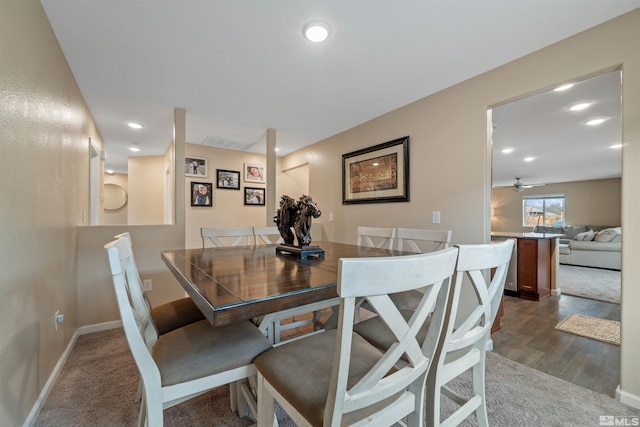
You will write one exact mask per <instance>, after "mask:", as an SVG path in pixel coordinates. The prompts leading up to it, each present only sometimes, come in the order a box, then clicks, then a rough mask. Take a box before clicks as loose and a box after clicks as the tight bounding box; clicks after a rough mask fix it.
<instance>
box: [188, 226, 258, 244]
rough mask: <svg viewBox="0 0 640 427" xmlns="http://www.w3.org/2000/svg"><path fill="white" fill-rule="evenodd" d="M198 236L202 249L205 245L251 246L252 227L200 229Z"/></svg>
mask: <svg viewBox="0 0 640 427" xmlns="http://www.w3.org/2000/svg"><path fill="white" fill-rule="evenodd" d="M200 234H201V236H202V248H203V249H204V248H206V247H207V244H213V246H214V247H224V246H240V245H247V246H250V245H252V244H253V227H202V228H201V229H200Z"/></svg>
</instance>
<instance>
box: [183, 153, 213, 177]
mask: <svg viewBox="0 0 640 427" xmlns="http://www.w3.org/2000/svg"><path fill="white" fill-rule="evenodd" d="M184 174H185V175H186V176H195V177H198V178H206V177H207V176H209V173H208V172H207V159H205V158H204V157H193V156H187V157H185V158H184Z"/></svg>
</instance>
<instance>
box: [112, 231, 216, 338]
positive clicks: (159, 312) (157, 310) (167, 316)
mask: <svg viewBox="0 0 640 427" xmlns="http://www.w3.org/2000/svg"><path fill="white" fill-rule="evenodd" d="M114 238H115V239H125V241H127V242H128V243H129V246H131V248H132V252H131V262H132V263H133V265H134V266H135V269H136V271H137V270H138V268H137V266H136V265H135V258H134V256H133V242H132V240H131V234H130V233H129V232H128V231H126V232H124V233H120V234H116V235H115V236H114ZM136 282H137V283H142V280H141V279H140V278H138V280H136ZM135 294H136V295H135V296H132V298H139V297H140V296H142V298H143V300H144V301H145V303H146V304H147V307H148V309H149V313H150V315H151V320H152V321H153V324H154V326H155V328H156V330H157V331H158V335H164V334H166V333H167V332H171V331H173V330H174V329H178V328H181V327H183V326H185V325H188V324H189V323H193V322H198V321H200V320H204V319H205V316H204V314H202V311H200V309H199V308H198V306H196V304H195V303H194V302H193V300H192V299H191V298H190V297H185V298H180V299H177V300H173V301H169V302H167V303H164V304H160V305H158V306H156V307H152V306H151V302H150V301H149V297H148V296H147V293H146V292H145V291H144V289H143V288H142V287H141V288H140V289H139V292H137V291H136V292H135Z"/></svg>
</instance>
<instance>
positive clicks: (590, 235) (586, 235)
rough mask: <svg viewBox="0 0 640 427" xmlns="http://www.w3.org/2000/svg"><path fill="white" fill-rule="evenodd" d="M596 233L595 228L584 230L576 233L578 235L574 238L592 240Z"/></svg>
mask: <svg viewBox="0 0 640 427" xmlns="http://www.w3.org/2000/svg"><path fill="white" fill-rule="evenodd" d="M595 235H596V233H594V232H593V230H589V231H584V232H582V233H578V234H576V237H574V238H573V240H584V241H591V240H593V238H594V237H595Z"/></svg>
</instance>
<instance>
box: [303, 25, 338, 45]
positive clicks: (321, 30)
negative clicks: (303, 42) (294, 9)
mask: <svg viewBox="0 0 640 427" xmlns="http://www.w3.org/2000/svg"><path fill="white" fill-rule="evenodd" d="M302 34H304V36H305V37H306V39H307V40H309V41H312V42H314V43H319V42H323V41H325V40H326V39H327V38H328V37H329V35H330V34H331V27H330V26H329V24H327V23H326V22H323V21H312V22H309V23H308V24H307V25H305V26H304V28H303V29H302Z"/></svg>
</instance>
